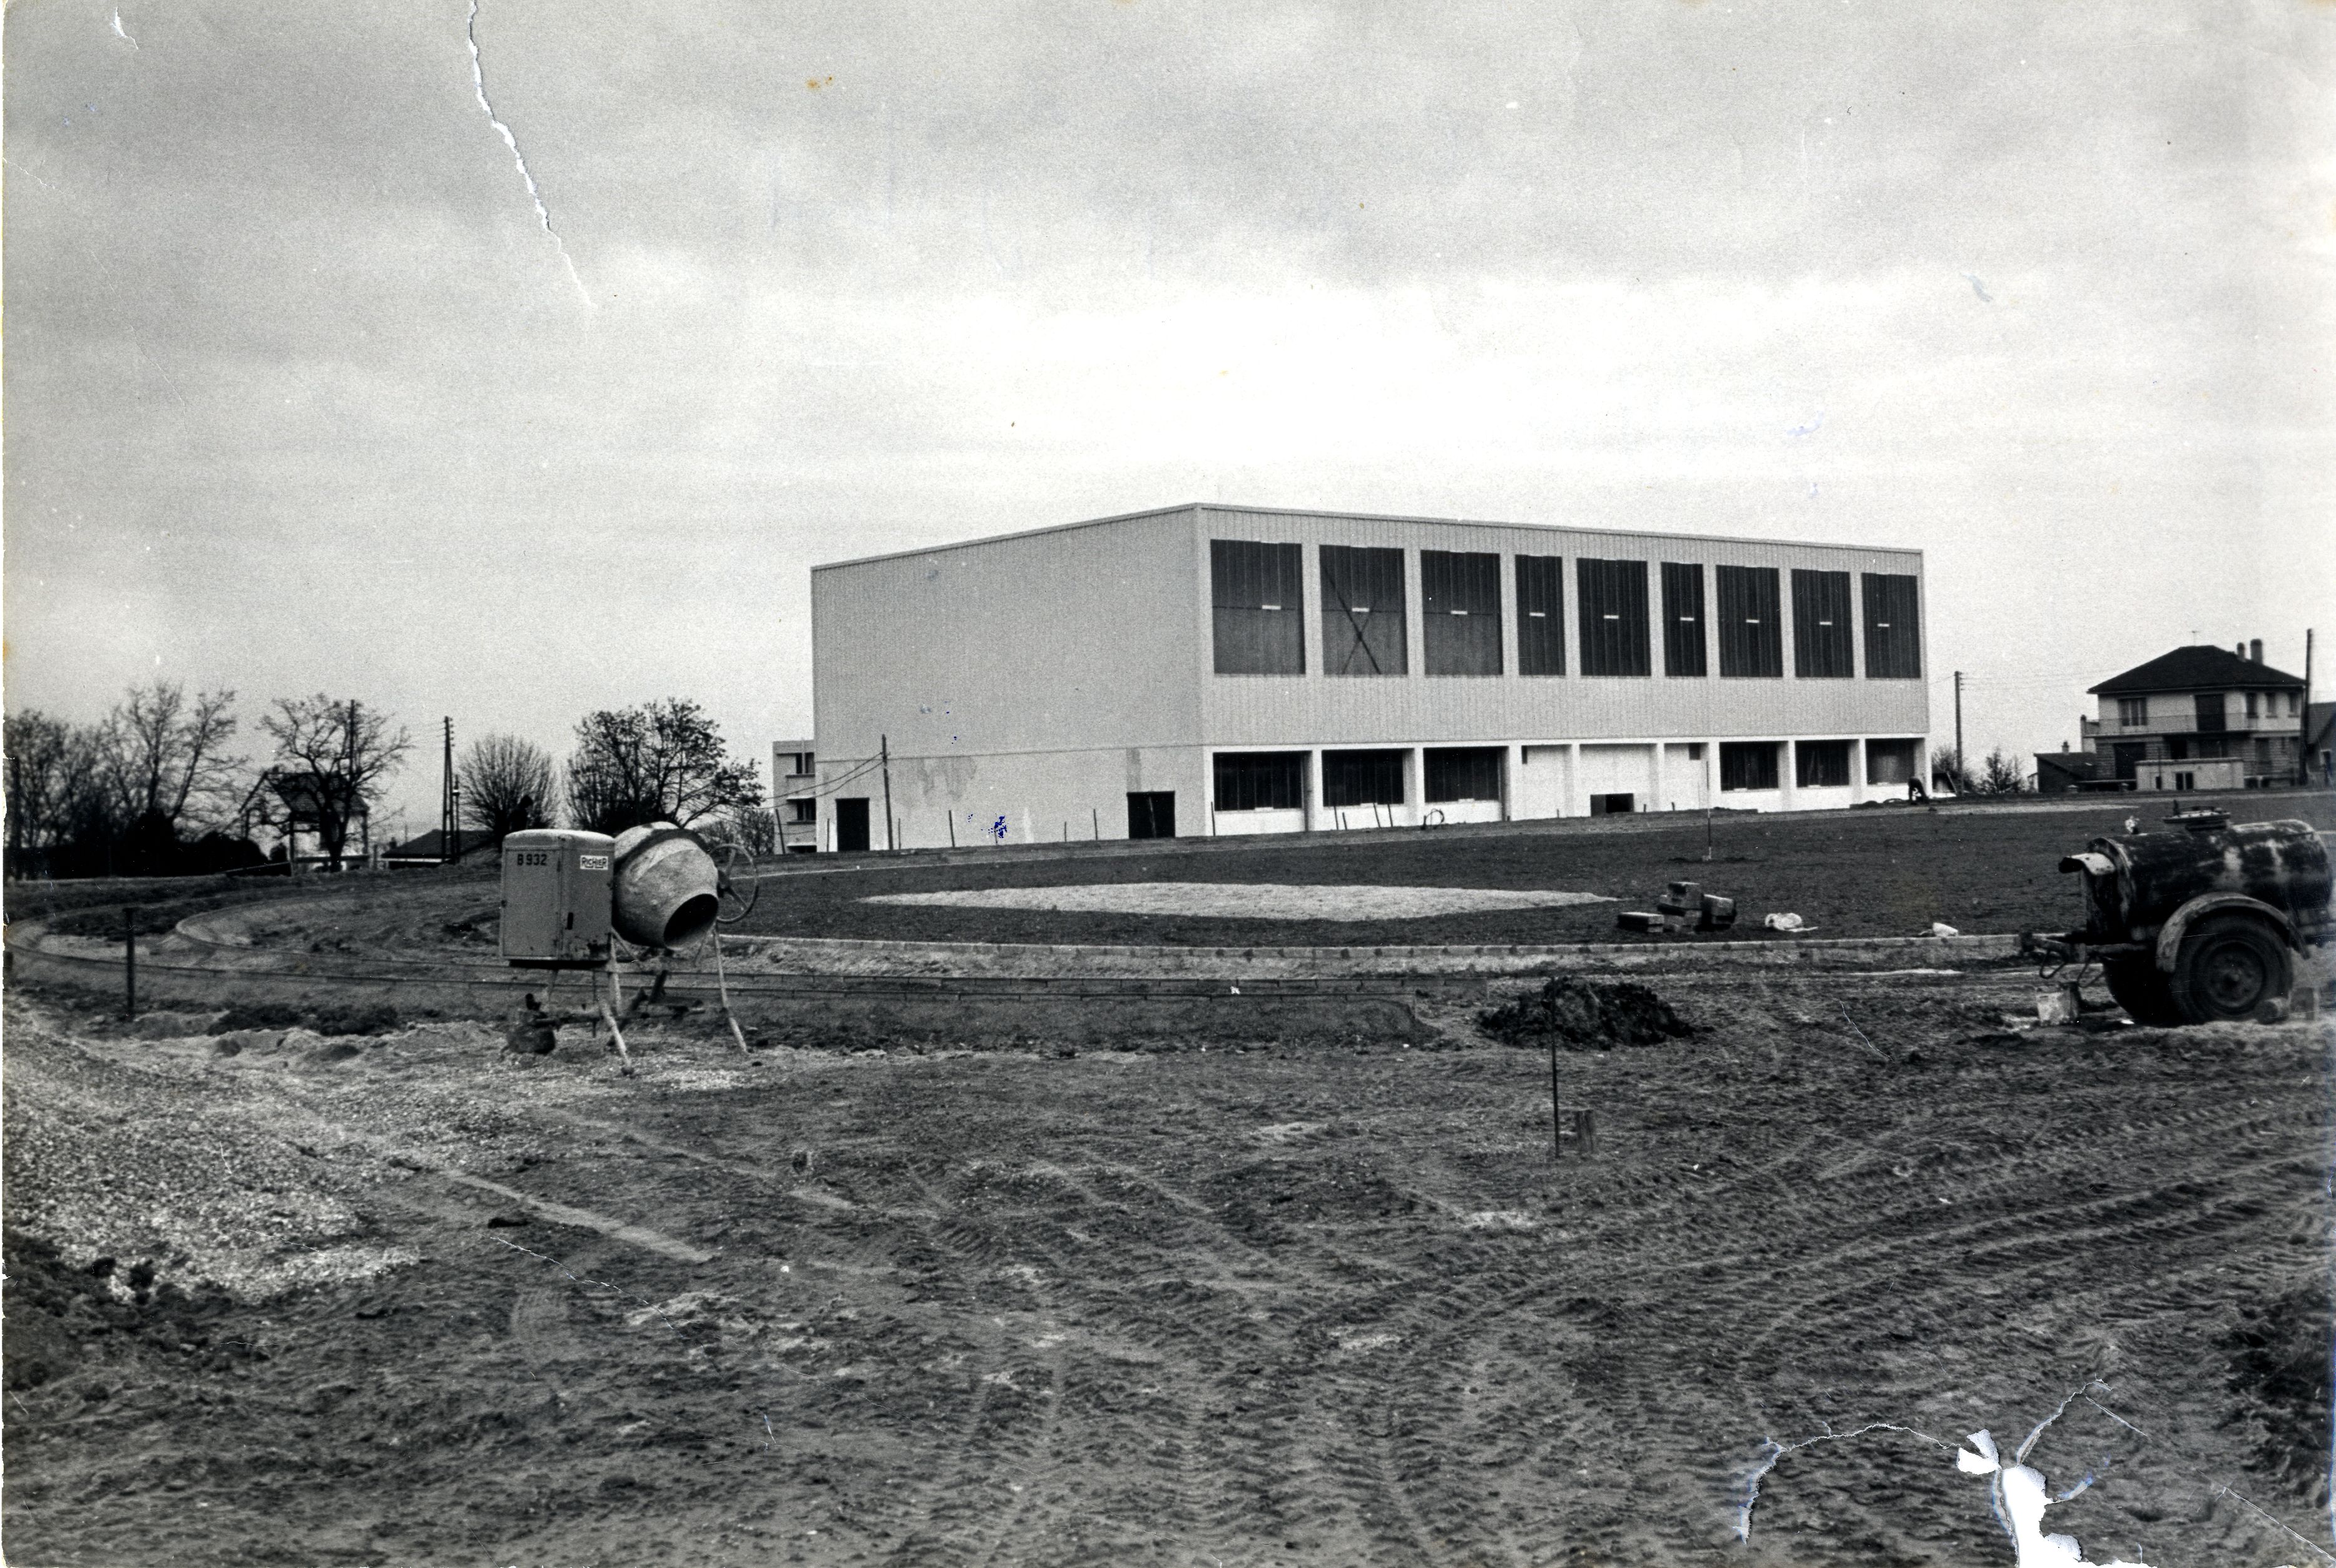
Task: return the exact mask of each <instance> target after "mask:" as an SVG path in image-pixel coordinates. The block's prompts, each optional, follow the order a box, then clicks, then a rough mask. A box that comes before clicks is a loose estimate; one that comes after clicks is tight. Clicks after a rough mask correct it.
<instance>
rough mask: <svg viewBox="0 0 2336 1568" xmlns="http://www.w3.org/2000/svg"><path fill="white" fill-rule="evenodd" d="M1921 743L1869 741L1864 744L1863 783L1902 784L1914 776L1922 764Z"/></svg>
mask: <svg viewBox="0 0 2336 1568" xmlns="http://www.w3.org/2000/svg"><path fill="white" fill-rule="evenodd" d="M1921 762H1922V742H1920V741H1913V740H1870V741H1867V742H1866V743H1865V782H1866V783H1867V784H1905V783H1906V782H1908V781H1909V780H1911V779H1912V778H1913V776H1914V770H1915V768H1916V767H1917V766H1919V765H1921Z"/></svg>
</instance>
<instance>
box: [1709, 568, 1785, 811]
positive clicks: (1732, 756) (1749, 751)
mask: <svg viewBox="0 0 2336 1568" xmlns="http://www.w3.org/2000/svg"><path fill="white" fill-rule="evenodd" d="M1720 570H1723V571H1724V570H1727V569H1726V568H1725V567H1723V568H1721V569H1720ZM1719 787H1720V788H1721V789H1723V790H1772V789H1775V788H1776V742H1775V741H1772V740H1752V741H1744V740H1724V741H1721V742H1720V743H1719Z"/></svg>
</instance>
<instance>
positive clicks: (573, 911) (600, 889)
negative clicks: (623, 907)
mask: <svg viewBox="0 0 2336 1568" xmlns="http://www.w3.org/2000/svg"><path fill="white" fill-rule="evenodd" d="M616 849H617V841H616V840H614V839H612V838H610V837H609V836H608V834H606V833H578V832H574V831H572V830H570V829H567V828H530V829H529V830H527V831H526V832H524V833H512V834H511V836H510V837H508V838H506V839H504V840H503V911H502V950H503V958H504V959H505V960H506V961H508V962H510V963H511V964H513V965H515V966H517V967H520V968H522V969H591V968H596V967H598V966H599V965H601V964H604V963H606V962H608V953H609V942H608V912H609V889H610V886H611V882H612V880H613V875H614V873H613V872H612V871H611V869H610V868H611V866H612V865H613V863H614V861H615V857H616Z"/></svg>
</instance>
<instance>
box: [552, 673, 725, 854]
mask: <svg viewBox="0 0 2336 1568" xmlns="http://www.w3.org/2000/svg"><path fill="white" fill-rule="evenodd" d="M762 803H763V785H762V782H761V780H759V779H758V778H757V777H756V776H755V767H754V764H753V763H752V762H733V761H731V760H730V759H729V755H728V751H727V748H726V747H725V745H724V744H723V740H722V732H721V731H720V730H719V729H717V728H715V725H714V721H713V720H712V719H709V718H707V717H706V710H705V709H704V708H701V707H700V706H698V705H697V704H696V703H694V702H691V701H690V700H688V699H687V698H686V697H667V699H666V700H665V701H663V702H653V703H649V704H647V706H642V707H635V708H602V709H600V710H599V711H597V712H594V713H589V714H587V715H585V716H584V717H583V720H582V721H581V722H580V723H579V724H578V725H577V726H576V750H575V752H574V754H573V755H570V756H569V759H568V811H569V817H570V819H571V820H572V821H574V823H576V825H577V826H579V827H581V828H589V829H591V830H592V831H594V832H596V833H622V832H623V831H624V830H625V829H627V828H628V827H636V826H638V825H639V824H640V823H652V822H671V823H678V824H680V825H681V826H683V827H688V826H691V825H692V824H693V823H698V822H700V821H702V820H704V819H705V818H706V817H710V816H714V815H716V814H718V813H724V812H726V811H728V810H729V809H730V808H731V807H734V806H751V805H760V804H762Z"/></svg>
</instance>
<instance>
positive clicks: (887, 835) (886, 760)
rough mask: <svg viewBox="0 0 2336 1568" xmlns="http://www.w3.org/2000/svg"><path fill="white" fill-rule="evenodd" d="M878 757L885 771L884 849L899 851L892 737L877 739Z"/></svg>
mask: <svg viewBox="0 0 2336 1568" xmlns="http://www.w3.org/2000/svg"><path fill="white" fill-rule="evenodd" d="M876 755H877V757H878V759H879V761H880V762H881V765H882V767H883V769H884V847H885V848H886V849H888V850H891V849H898V848H900V845H898V844H896V843H894V842H892V737H891V735H878V736H877V737H876Z"/></svg>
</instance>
